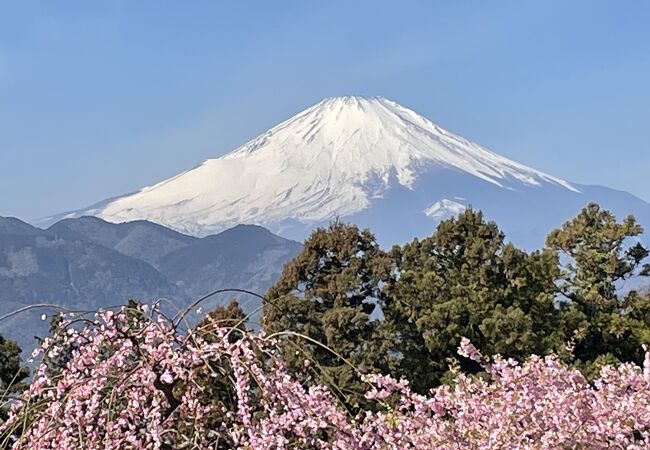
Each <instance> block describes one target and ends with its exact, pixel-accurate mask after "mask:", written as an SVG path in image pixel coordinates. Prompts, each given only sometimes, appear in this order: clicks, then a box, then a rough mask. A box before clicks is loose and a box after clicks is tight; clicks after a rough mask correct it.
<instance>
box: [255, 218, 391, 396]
mask: <svg viewBox="0 0 650 450" xmlns="http://www.w3.org/2000/svg"><path fill="white" fill-rule="evenodd" d="M387 262H388V261H387V258H386V257H385V255H384V253H383V252H382V251H381V250H380V249H379V246H378V244H377V242H376V240H375V237H374V236H373V235H372V234H371V233H370V232H369V231H368V230H363V231H362V230H359V229H358V228H357V227H356V226H354V225H348V224H344V223H341V222H339V221H336V222H333V223H332V224H330V225H329V227H328V228H319V229H317V230H315V231H314V232H313V233H312V234H311V236H310V237H309V238H308V239H307V240H306V242H305V244H304V247H303V249H302V251H301V252H300V254H299V255H298V256H296V257H295V258H294V259H293V260H292V261H291V262H289V263H288V264H287V265H286V266H285V267H284V270H283V272H282V276H281V277H280V279H279V280H278V281H277V283H276V284H275V285H274V286H273V287H272V288H271V289H270V290H269V292H268V294H267V296H266V297H267V300H266V301H265V304H264V311H263V318H262V326H263V329H264V330H265V331H266V332H267V333H269V334H273V333H280V335H282V336H283V338H282V339H283V348H284V353H285V354H284V357H285V359H286V361H287V363H288V364H289V366H290V367H293V368H294V369H298V370H299V369H300V368H303V367H304V366H306V365H308V366H310V369H311V370H312V371H313V372H312V373H315V374H316V376H317V377H318V379H319V381H324V382H327V383H328V384H330V385H335V386H337V387H339V388H340V391H339V394H340V396H341V398H342V399H343V400H344V401H345V402H346V403H347V404H349V405H351V406H354V405H356V404H357V403H358V402H359V401H360V398H359V396H360V392H361V391H362V389H361V385H360V383H359V380H358V378H357V376H356V370H355V369H357V370H361V371H364V372H368V371H372V370H373V369H375V368H376V367H377V366H378V365H381V364H382V362H383V361H385V358H384V357H383V356H382V355H380V354H379V351H380V345H378V344H377V340H376V339H375V337H374V335H375V333H376V329H377V324H378V321H377V320H374V317H373V313H375V314H377V313H378V311H376V309H377V307H378V306H380V303H381V295H380V294H381V293H380V286H381V280H382V279H383V278H385V275H386V273H387V270H388V265H387ZM287 332H288V333H287Z"/></svg>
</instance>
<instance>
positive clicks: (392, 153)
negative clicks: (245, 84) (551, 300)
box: [50, 97, 650, 248]
mask: <svg viewBox="0 0 650 450" xmlns="http://www.w3.org/2000/svg"><path fill="white" fill-rule="evenodd" d="M589 201H597V202H599V203H601V204H602V205H603V206H604V207H605V208H608V209H611V210H613V211H614V212H615V213H616V214H617V215H619V216H622V215H624V214H628V213H634V214H635V215H637V217H638V218H639V219H640V220H641V221H642V222H645V223H646V224H647V225H648V226H650V204H649V203H647V202H644V201H643V200H641V199H639V198H637V197H634V196H633V195H630V194H628V193H625V192H619V191H614V190H611V189H607V188H604V187H596V186H584V185H579V184H576V183H571V182H569V181H566V180H563V179H561V178H558V177H555V176H552V175H549V174H547V173H544V172H541V171H539V170H535V169H533V168H530V167H527V166H525V165H523V164H520V163H517V162H514V161H511V160H509V159H507V158H505V157H503V156H500V155H498V154H496V153H494V152H492V151H490V150H488V149H486V148H484V147H482V146H480V145H478V144H475V143H473V142H470V141H468V140H467V139H464V138H462V137H461V136H458V135H456V134H454V133H451V132H449V131H446V130H444V129H442V128H441V127H439V126H438V125H436V124H434V123H432V122H431V121H429V120H428V119H426V118H424V117H422V116H420V115H418V114H417V113H415V112H414V111H412V110H410V109H407V108H405V107H403V106H401V105H399V104H397V103H395V102H393V101H390V100H387V99H385V98H380V97H373V98H364V97H335V98H329V99H325V100H323V101H321V102H319V103H318V104H316V105H314V106H312V107H310V108H308V109H307V110H305V111H303V112H300V113H298V114H297V115H295V116H294V117H292V118H290V119H288V120H286V121H284V122H282V123H280V124H279V125H277V126H275V127H273V128H271V129H270V130H268V131H267V132H265V133H263V134H261V135H260V136H259V137H257V138H255V139H253V140H252V141H250V142H248V143H246V144H244V145H243V146H241V147H239V148H237V149H236V150H234V151H233V152H231V153H229V154H227V155H225V156H222V157H220V158H216V159H209V160H207V161H204V162H203V163H201V164H200V165H198V166H197V167H195V168H193V169H191V170H188V171H186V172H183V173H180V174H179V175H177V176H175V177H172V178H170V179H167V180H164V181H162V182H160V183H158V184H155V185H153V186H149V187H145V188H142V189H140V190H139V191H137V192H135V193H132V194H128V195H124V196H121V197H114V198H112V199H109V200H106V201H103V202H99V203H97V204H95V205H93V206H92V207H89V208H86V209H82V210H79V211H75V212H72V213H66V214H65V215H68V216H79V215H94V216H98V217H101V218H103V219H105V220H107V221H110V222H123V221H132V220H136V219H144V220H149V221H152V222H156V223H159V224H162V225H165V226H167V227H169V228H173V229H175V230H177V231H180V232H183V233H187V234H192V235H197V236H205V235H207V234H212V233H215V232H219V231H222V230H224V229H226V228H229V227H232V226H234V225H237V224H240V223H254V224H258V225H262V226H265V227H267V228H269V229H270V230H271V231H273V232H275V233H279V234H281V235H283V236H286V237H292V238H297V239H303V238H304V237H305V236H306V235H307V234H308V232H309V231H310V230H311V229H313V228H314V227H315V226H317V225H322V224H325V223H327V222H328V221H330V220H332V219H334V218H336V217H340V218H343V219H344V220H347V221H352V222H355V223H357V224H359V225H361V226H364V227H369V228H371V229H372V230H373V231H374V232H375V233H376V234H377V236H378V238H379V240H380V242H381V243H382V244H383V245H385V246H388V245H391V244H393V243H401V242H404V241H407V240H410V239H411V238H413V237H414V236H425V235H428V234H430V233H431V232H432V231H433V229H434V228H435V226H436V225H437V223H438V222H439V221H440V220H441V219H443V218H446V217H450V216H453V215H455V214H457V213H458V212H459V211H461V210H463V209H464V208H466V207H467V206H469V205H472V206H473V207H474V208H476V209H481V210H483V211H484V212H485V213H486V215H487V217H489V218H491V219H494V220H496V221H497V223H499V225H501V226H502V227H503V229H504V230H505V231H506V233H507V235H508V237H509V238H510V239H512V240H513V241H514V242H515V243H517V244H519V245H521V246H523V247H528V248H530V247H537V246H539V245H541V244H542V242H543V240H544V236H545V234H546V233H547V232H548V231H549V230H550V229H552V228H554V227H557V226H559V225H560V224H561V223H562V222H563V221H565V220H567V219H569V218H570V217H572V216H573V215H575V214H576V213H577V212H578V210H579V209H580V208H581V207H583V206H584V205H586V204H587V203H588V202H589ZM50 220H51V219H50Z"/></svg>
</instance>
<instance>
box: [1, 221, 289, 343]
mask: <svg viewBox="0 0 650 450" xmlns="http://www.w3.org/2000/svg"><path fill="white" fill-rule="evenodd" d="M0 227H1V228H0V230H2V231H1V232H0V316H2V315H4V314H7V313H9V312H11V311H15V310H17V309H18V308H21V307H24V306H28V305H32V304H37V303H51V304H56V305H61V306H65V307H68V308H70V309H73V310H95V309H97V308H101V307H107V306H111V305H121V304H125V303H126V302H127V301H128V300H129V299H137V300H140V301H146V302H151V301H155V300H157V299H159V298H166V299H168V301H167V302H165V305H167V307H170V306H169V305H170V304H174V305H175V306H176V308H183V307H185V306H187V305H188V304H189V303H190V302H191V301H192V300H193V299H195V298H196V297H199V296H202V295H204V294H206V293H207V292H208V291H211V290H213V289H216V288H240V289H248V290H252V291H254V292H257V293H260V294H264V293H265V291H266V290H267V289H268V287H269V286H270V285H271V284H272V283H273V282H274V281H275V279H277V277H278V276H279V275H280V273H281V270H282V266H283V265H284V263H285V262H287V261H288V260H289V259H291V258H292V257H293V256H294V255H295V254H296V253H297V252H298V251H299V250H300V244H298V243H297V242H293V241H289V240H287V239H283V238H280V237H278V236H275V235H273V234H272V233H270V232H269V231H268V230H266V229H264V228H261V227H257V226H239V227H236V228H235V229H232V230H227V231H224V232H222V233H220V234H219V235H216V236H208V237H205V238H203V239H197V238H194V237H191V236H185V235H183V234H180V233H177V232H175V231H172V230H169V229H167V228H165V227H163V226H160V225H157V224H153V223H150V222H146V221H137V222H131V223H122V224H113V223H109V222H105V221H103V220H101V219H97V218H94V217H82V218H79V219H65V220H63V221H61V222H59V223H56V224H54V225H52V226H51V227H50V228H48V229H47V230H41V229H38V228H35V227H31V226H30V225H28V224H25V223H24V222H20V221H19V220H17V219H12V218H2V219H0ZM5 230H6V231H7V232H4V231H5ZM237 297H238V299H240V302H241V303H242V304H243V305H244V306H245V308H246V309H247V310H248V311H249V312H250V311H254V310H256V309H257V307H258V306H259V304H260V302H259V300H258V299H255V298H254V297H251V296H246V295H238V296H237ZM228 298H229V297H228V296H220V297H217V298H215V299H214V300H213V301H211V302H208V303H206V304H205V305H203V309H204V310H207V309H208V308H211V307H214V306H215V304H218V303H219V302H224V301H226V300H227V299H228ZM173 312H176V311H173ZM42 313H43V310H40V309H39V310H33V311H29V312H25V313H21V314H18V315H16V316H13V317H12V318H10V319H8V320H5V321H2V322H0V334H3V335H5V336H7V337H9V338H12V339H16V340H18V341H19V343H20V344H21V346H22V347H23V348H25V349H31V348H33V346H34V339H33V338H34V336H45V335H46V334H47V330H48V322H47V321H41V320H39V318H40V315H41V314H42Z"/></svg>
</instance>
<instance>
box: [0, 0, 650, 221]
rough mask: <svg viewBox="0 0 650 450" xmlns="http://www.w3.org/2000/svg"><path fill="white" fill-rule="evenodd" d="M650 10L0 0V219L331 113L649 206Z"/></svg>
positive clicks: (44, 210)
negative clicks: (387, 108)
mask: <svg viewBox="0 0 650 450" xmlns="http://www.w3.org/2000/svg"><path fill="white" fill-rule="evenodd" d="M649 23H650V2H645V1H620V2H614V1H611V0H608V1H602V2H600V1H593V0H589V1H586V0H585V1H582V2H580V1H566V0H562V1H557V2H555V1H548V0H547V1H543V2H521V1H512V2H507V1H500V2H492V1H476V2H470V1H463V2H450V1H444V2H442V1H441V2H433V1H421V2H408V1H399V2H397V1H393V2H382V1H377V0H373V1H367V2H364V1H340V2H337V1H328V2H311V1H305V2H303V1H293V2H288V1H287V2H283V1H273V2H271V1H259V2H256V1H229V2H215V1H196V0H194V1H185V2H182V1H143V0H133V1H92V2H90V1H85V0H84V1H78V2H74V1H66V2H52V1H49V2H30V1H25V0H21V1H15V0H11V1H9V0H8V1H4V0H0V192H1V195H0V215H14V216H18V217H21V218H24V219H32V218H36V217H41V216H44V215H48V214H51V213H56V212H61V211H63V210H69V209H75V208H79V207H83V206H87V205H89V204H91V203H94V202H96V201H99V200H102V199H104V198H106V197H110V196H114V195H118V194H122V193H126V192H130V191H132V190H135V189H137V188H138V187H141V186H143V185H147V184H151V183H153V182H155V181H158V180H161V179H163V178H165V177H168V176H171V175H174V174H176V173H177V172H179V171H181V170H185V169H188V168H191V167H193V166H194V165H196V164H198V163H199V162H201V161H202V160H203V159H206V158H209V157H215V156H219V155H221V154H223V153H225V152H227V151H230V150H232V149H233V148H235V147H236V146H238V145H239V144H242V143H244V142H245V141H246V140H248V139H250V138H252V137H254V136H255V135H257V134H259V133H261V132H263V131H265V130H266V129H267V128H269V127H270V126H272V125H274V124H276V123H277V122H279V121H281V120H283V119H286V118H287V117H289V116H291V115H293V114H294V113H296V112H298V111H300V110H302V109H304V108H305V107H307V106H310V105H311V104H313V103H315V102H317V101H318V100H320V99H321V98H323V97H328V96H334V95H349V94H356V95H381V96H384V97H388V98H390V99H392V100H395V101H397V102H398V103H401V104H403V105H404V106H407V107H410V108H412V109H414V110H415V111H417V112H419V113H421V114H423V115H424V116H426V117H428V118H429V119H431V120H433V121H434V122H436V123H438V124H439V125H441V126H442V127H444V128H447V129H449V130H451V131H454V132H456V133H459V134H461V135H462V136H464V137H466V138H468V139H471V140H474V141H476V142H478V143H480V144H482V145H484V146H487V147H488V148H490V149H492V150H494V151H496V152H498V153H501V154H503V155H506V156H508V157H510V158H512V159H515V160H517V161H519V162H523V163H525V164H528V165H531V166H533V167H535V168H538V169H541V170H544V171H547V172H550V173H552V174H554V175H557V176H561V177H564V178H567V179H569V180H571V181H575V182H579V183H590V184H603V185H607V186H610V187H614V188H618V189H623V190H628V191H630V192H632V193H634V194H636V195H638V196H640V197H642V198H644V199H645V200H650V182H648V178H649V177H650V144H649V139H648V129H649V128H650V26H649V25H648V24H649Z"/></svg>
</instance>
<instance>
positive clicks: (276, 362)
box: [0, 307, 650, 450]
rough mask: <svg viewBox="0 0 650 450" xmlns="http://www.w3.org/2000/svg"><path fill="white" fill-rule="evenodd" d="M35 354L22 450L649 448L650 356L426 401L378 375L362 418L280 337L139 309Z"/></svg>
mask: <svg viewBox="0 0 650 450" xmlns="http://www.w3.org/2000/svg"><path fill="white" fill-rule="evenodd" d="M58 330H59V331H58V332H57V333H55V334H54V335H53V337H52V338H49V339H46V340H45V341H44V342H43V345H42V347H41V348H40V350H38V351H37V353H40V354H41V356H42V357H43V359H42V362H41V363H40V365H39V367H38V369H37V371H36V374H35V376H34V381H33V383H32V384H31V386H30V387H29V389H28V390H26V391H25V392H24V393H23V394H22V396H21V397H20V398H19V399H18V400H17V401H16V402H15V403H14V404H13V405H12V410H11V413H10V417H9V419H8V420H7V421H6V422H5V423H4V424H2V426H1V427H0V432H1V433H2V439H3V440H4V442H3V443H2V446H3V447H4V448H13V449H33V450H46V449H64V450H65V449H215V448H216V449H227V448H241V449H251V450H262V449H264V450H267V449H268V450H272V449H287V448H307V449H358V450H361V449H430V448H435V449H442V450H447V449H449V450H451V449H504V448H508V449H558V448H566V449H569V448H570V449H612V448H620V449H623V448H625V449H645V448H648V446H649V445H650V381H649V380H650V358H649V357H648V356H646V364H645V367H644V368H643V369H642V368H640V367H637V366H634V365H631V364H623V365H620V366H618V367H605V368H604V369H603V370H602V372H601V376H600V378H599V379H598V380H597V381H596V382H595V383H593V384H590V383H588V382H587V381H586V380H585V379H584V377H583V376H582V375H581V374H580V373H579V372H578V371H576V370H573V369H570V368H568V367H566V366H564V365H563V364H562V363H561V362H560V361H559V360H558V359H557V358H556V357H555V356H552V355H551V356H547V357H536V356H533V357H531V358H530V359H529V360H527V361H526V362H525V363H523V364H521V365H520V364H517V363H516V362H514V361H511V360H505V359H502V358H499V357H496V358H494V359H493V360H492V361H487V360H485V359H484V358H483V356H482V355H480V354H479V353H478V352H477V351H476V349H475V348H474V347H473V346H472V345H471V344H470V343H469V341H466V340H464V341H463V342H462V343H461V346H460V348H459V353H460V354H461V355H463V356H465V357H468V358H471V359H474V360H476V361H479V362H481V364H483V366H484V368H485V371H486V374H487V375H486V376H485V377H469V376H466V375H463V374H461V373H457V374H456V380H455V383H454V384H453V385H444V386H441V387H439V388H436V389H434V390H432V391H431V393H430V394H429V395H427V396H422V395H417V394H415V393H413V392H412V391H411V390H410V389H409V386H408V382H406V381H404V380H401V381H400V380H395V379H392V378H391V377H389V376H385V375H367V376H365V377H364V378H365V380H366V382H367V383H368V391H367V397H368V398H369V399H371V400H372V401H373V402H375V408H373V409H372V410H367V411H362V412H361V413H359V414H357V415H355V416H351V415H350V413H349V412H348V411H347V410H346V409H345V408H344V407H343V406H342V405H340V404H339V403H338V402H337V400H336V397H335V396H334V395H333V394H332V393H331V391H330V389H329V388H328V387H327V386H319V385H311V386H305V385H303V384H301V383H299V382H298V381H296V379H295V378H294V377H293V376H292V374H291V373H288V372H287V370H286V369H285V368H284V365H283V363H282V361H281V360H280V359H279V358H278V357H277V356H276V355H278V354H279V353H278V352H277V349H276V342H277V341H276V339H277V338H278V336H276V337H272V336H264V335H263V334H253V333H243V332H241V330H240V331H238V333H239V334H238V335H237V337H236V338H233V335H232V329H227V328H222V327H219V326H218V324H215V326H214V327H213V328H212V329H211V330H210V331H211V335H210V338H209V339H207V338H206V336H205V334H204V333H201V332H200V330H194V331H191V332H187V333H181V332H179V331H178V330H177V328H176V327H175V325H174V323H173V322H172V321H170V320H169V319H167V318H166V317H164V316H163V315H161V314H158V313H157V312H156V311H147V310H146V307H138V308H137V309H136V310H135V311H134V310H129V309H127V308H124V309H122V310H121V311H119V312H117V313H112V312H109V311H104V312H99V313H97V314H96V315H95V318H94V319H93V320H90V321H86V320H80V319H78V318H74V317H65V318H64V320H63V321H61V322H60V323H59V324H58Z"/></svg>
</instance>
